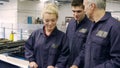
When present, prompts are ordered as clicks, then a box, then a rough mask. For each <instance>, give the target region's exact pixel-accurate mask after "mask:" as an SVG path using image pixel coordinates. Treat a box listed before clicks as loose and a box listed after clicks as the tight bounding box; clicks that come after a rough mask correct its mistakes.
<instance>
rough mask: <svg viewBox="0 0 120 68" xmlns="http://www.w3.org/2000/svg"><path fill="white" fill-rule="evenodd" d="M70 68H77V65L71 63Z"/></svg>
mask: <svg viewBox="0 0 120 68" xmlns="http://www.w3.org/2000/svg"><path fill="white" fill-rule="evenodd" d="M70 68H78V66H76V65H72V66H71V67H70Z"/></svg>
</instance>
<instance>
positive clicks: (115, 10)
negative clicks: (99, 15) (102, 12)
mask: <svg viewBox="0 0 120 68" xmlns="http://www.w3.org/2000/svg"><path fill="white" fill-rule="evenodd" d="M106 10H107V11H110V12H111V13H112V16H113V17H115V18H117V19H118V20H120V1H119V2H107V7H106Z"/></svg>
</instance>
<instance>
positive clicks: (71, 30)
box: [66, 16, 91, 68]
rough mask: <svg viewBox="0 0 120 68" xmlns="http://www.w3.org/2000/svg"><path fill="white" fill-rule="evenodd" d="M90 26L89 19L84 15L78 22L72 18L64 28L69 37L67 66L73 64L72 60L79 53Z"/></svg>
mask: <svg viewBox="0 0 120 68" xmlns="http://www.w3.org/2000/svg"><path fill="white" fill-rule="evenodd" d="M90 26H91V21H90V20H89V19H88V18H87V16H85V17H84V19H83V20H82V21H81V22H79V24H78V23H77V21H76V20H75V19H74V18H73V19H71V21H70V22H69V24H68V27H67V30H66V34H67V36H68V38H69V43H70V46H69V48H70V56H69V59H68V63H67V67H70V66H71V65H72V64H73V62H74V60H75V59H76V57H77V56H78V55H79V52H80V51H81V50H82V47H83V44H84V43H85V41H86V37H87V34H88V31H89V28H90ZM81 68H82V66H81Z"/></svg>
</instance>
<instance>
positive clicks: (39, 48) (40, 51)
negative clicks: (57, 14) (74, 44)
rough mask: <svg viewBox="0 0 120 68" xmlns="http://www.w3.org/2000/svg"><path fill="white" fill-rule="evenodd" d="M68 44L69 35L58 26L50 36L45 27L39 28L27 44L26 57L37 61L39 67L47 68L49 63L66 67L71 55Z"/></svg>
mask: <svg viewBox="0 0 120 68" xmlns="http://www.w3.org/2000/svg"><path fill="white" fill-rule="evenodd" d="M68 46H69V45H68V39H67V36H66V35H65V33H63V32H61V31H59V30H58V29H57V27H56V28H55V29H54V31H53V32H52V33H51V35H50V36H46V35H45V32H44V30H43V29H38V30H36V31H34V32H33V33H32V34H31V35H30V37H29V39H28V40H27V42H26V44H25V57H26V58H27V59H28V60H29V62H31V61H34V62H36V63H37V64H38V66H39V67H38V68H47V66H49V65H52V66H55V67H57V68H65V64H66V61H67V58H68V55H69V47H68Z"/></svg>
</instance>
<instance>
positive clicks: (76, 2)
mask: <svg viewBox="0 0 120 68" xmlns="http://www.w3.org/2000/svg"><path fill="white" fill-rule="evenodd" d="M71 6H83V8H84V5H83V0H72V3H71Z"/></svg>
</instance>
